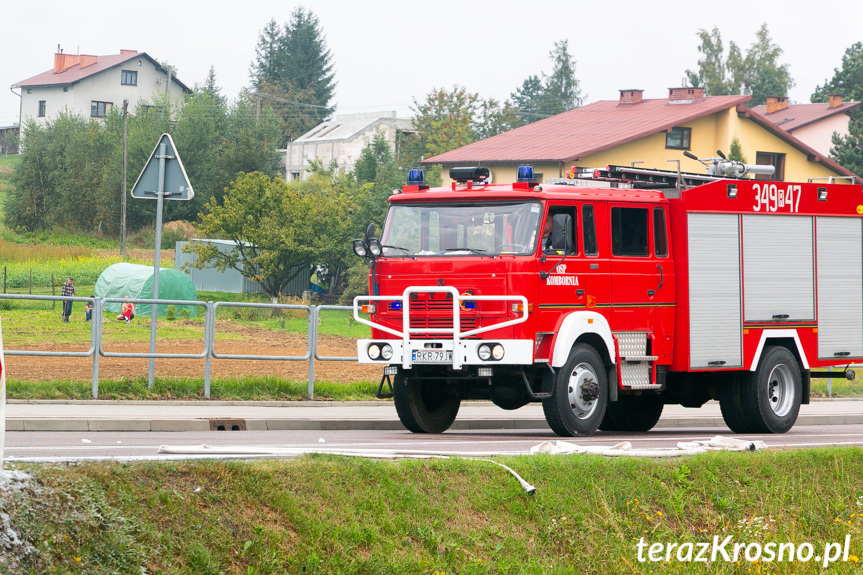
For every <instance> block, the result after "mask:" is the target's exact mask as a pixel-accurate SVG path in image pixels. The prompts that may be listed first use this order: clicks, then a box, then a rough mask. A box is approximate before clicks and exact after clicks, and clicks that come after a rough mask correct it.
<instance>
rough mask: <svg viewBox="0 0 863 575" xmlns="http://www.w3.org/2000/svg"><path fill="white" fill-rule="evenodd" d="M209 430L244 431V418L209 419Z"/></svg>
mask: <svg viewBox="0 0 863 575" xmlns="http://www.w3.org/2000/svg"><path fill="white" fill-rule="evenodd" d="M209 422H210V431H246V420H245V419H210V420H209Z"/></svg>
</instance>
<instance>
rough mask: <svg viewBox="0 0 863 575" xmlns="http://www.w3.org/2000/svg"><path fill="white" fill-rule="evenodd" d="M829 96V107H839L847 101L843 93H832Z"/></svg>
mask: <svg viewBox="0 0 863 575" xmlns="http://www.w3.org/2000/svg"><path fill="white" fill-rule="evenodd" d="M828 98H829V99H828V102H829V104H828V105H827V107H828V108H838V107H839V106H841V105H842V102H844V101H845V97H844V96H843V95H842V94H830V96H828Z"/></svg>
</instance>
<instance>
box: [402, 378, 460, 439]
mask: <svg viewBox="0 0 863 575" xmlns="http://www.w3.org/2000/svg"><path fill="white" fill-rule="evenodd" d="M393 403H395V406H396V413H398V415H399V420H400V421H401V422H402V425H404V426H405V428H406V429H407V430H408V431H412V432H413V433H443V432H444V431H446V430H447V429H449V427H450V425H452V422H453V421H455V416H456V415H457V414H458V408H459V405H460V403H461V400H460V399H459V397H458V394H457V393H456V391H455V388H454V387H452V386H450V385H447V384H445V383H443V382H441V381H440V380H430V379H413V378H409V377H405V376H404V375H403V374H401V373H399V374H398V375H396V376H395V378H394V379H393Z"/></svg>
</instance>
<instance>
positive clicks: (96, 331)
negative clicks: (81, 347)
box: [90, 297, 103, 399]
mask: <svg viewBox="0 0 863 575" xmlns="http://www.w3.org/2000/svg"><path fill="white" fill-rule="evenodd" d="M102 307H103V304H102V299H101V298H98V297H97V298H94V299H93V310H92V311H91V312H90V323H91V324H92V325H91V326H90V341H92V342H93V344H94V345H93V347H94V348H95V349H102ZM91 387H92V394H93V399H98V398H99V354H98V353H95V352H94V353H93V384H92V386H91Z"/></svg>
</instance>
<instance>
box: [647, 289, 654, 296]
mask: <svg viewBox="0 0 863 575" xmlns="http://www.w3.org/2000/svg"><path fill="white" fill-rule="evenodd" d="M647 295H648V296H650V297H653V296H655V295H656V290H655V289H649V290H647Z"/></svg>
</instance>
